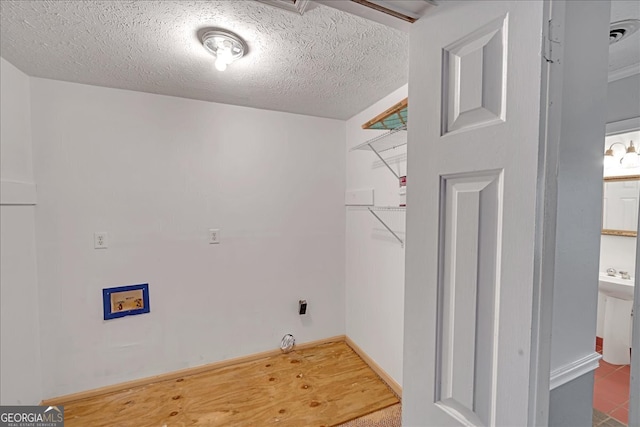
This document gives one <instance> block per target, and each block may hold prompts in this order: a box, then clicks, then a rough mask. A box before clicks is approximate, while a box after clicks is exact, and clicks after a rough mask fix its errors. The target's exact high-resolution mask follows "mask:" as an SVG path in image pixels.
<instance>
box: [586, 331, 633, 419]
mask: <svg viewBox="0 0 640 427" xmlns="http://www.w3.org/2000/svg"><path fill="white" fill-rule="evenodd" d="M598 344H600V343H598ZM598 344H596V351H597V352H598V353H600V354H602V346H601V345H598ZM630 376H631V367H630V366H629V365H611V364H609V363H607V362H605V361H604V360H602V359H601V360H600V366H599V367H598V369H596V371H595V385H594V389H593V407H594V409H597V410H598V411H600V412H602V413H604V414H605V415H607V416H608V417H611V418H614V419H615V420H618V421H619V422H621V423H623V425H627V423H628V422H629V379H630ZM594 425H596V424H595V418H594ZM598 425H607V424H598Z"/></svg>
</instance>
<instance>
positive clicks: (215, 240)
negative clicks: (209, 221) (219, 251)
mask: <svg viewBox="0 0 640 427" xmlns="http://www.w3.org/2000/svg"><path fill="white" fill-rule="evenodd" d="M219 243H220V229H219V228H210V229H209V244H210V245H217V244H219Z"/></svg>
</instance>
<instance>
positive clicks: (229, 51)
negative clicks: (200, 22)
mask: <svg viewBox="0 0 640 427" xmlns="http://www.w3.org/2000/svg"><path fill="white" fill-rule="evenodd" d="M202 45H203V46H204V47H205V49H207V50H208V51H209V53H211V54H212V55H214V56H215V57H219V56H222V55H224V56H226V57H228V63H231V62H233V61H235V60H237V59H240V58H242V57H243V56H244V54H245V52H246V51H247V45H246V43H245V42H244V40H242V39H241V38H240V37H239V36H237V35H236V34H234V33H232V32H230V31H224V30H211V31H207V32H206V33H204V34H203V35H202Z"/></svg>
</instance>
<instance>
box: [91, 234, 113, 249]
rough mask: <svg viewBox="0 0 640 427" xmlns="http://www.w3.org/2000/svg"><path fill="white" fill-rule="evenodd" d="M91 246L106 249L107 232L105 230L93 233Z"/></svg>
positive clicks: (107, 243) (107, 242)
mask: <svg viewBox="0 0 640 427" xmlns="http://www.w3.org/2000/svg"><path fill="white" fill-rule="evenodd" d="M93 247H94V248H95V249H107V248H108V247H109V233H107V232H106V231H98V232H95V233H93Z"/></svg>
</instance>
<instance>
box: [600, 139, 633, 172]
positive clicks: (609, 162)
mask: <svg viewBox="0 0 640 427" xmlns="http://www.w3.org/2000/svg"><path fill="white" fill-rule="evenodd" d="M617 144H620V145H622V146H623V147H624V149H625V154H624V155H623V156H622V157H621V158H620V160H618V161H616V160H617V159H616V157H615V156H614V153H613V146H614V145H617ZM618 165H621V166H622V167H623V168H636V167H638V166H640V159H639V158H638V153H637V152H636V147H635V146H634V145H633V141H630V142H629V147H627V146H626V145H624V144H623V143H622V142H614V143H613V144H611V145H610V146H609V148H608V149H607V151H605V153H604V167H605V169H609V168H612V167H617V166H618Z"/></svg>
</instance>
